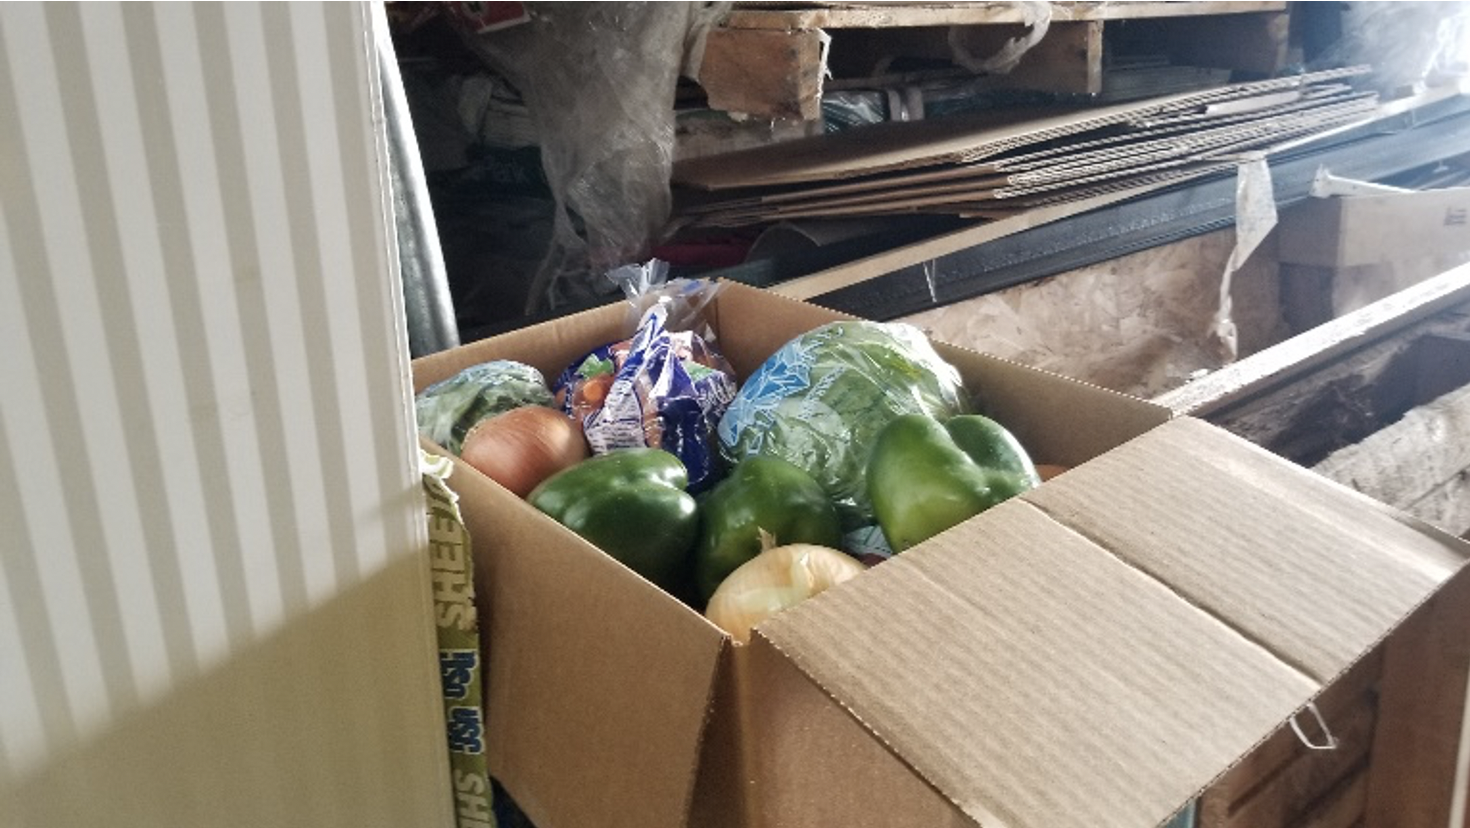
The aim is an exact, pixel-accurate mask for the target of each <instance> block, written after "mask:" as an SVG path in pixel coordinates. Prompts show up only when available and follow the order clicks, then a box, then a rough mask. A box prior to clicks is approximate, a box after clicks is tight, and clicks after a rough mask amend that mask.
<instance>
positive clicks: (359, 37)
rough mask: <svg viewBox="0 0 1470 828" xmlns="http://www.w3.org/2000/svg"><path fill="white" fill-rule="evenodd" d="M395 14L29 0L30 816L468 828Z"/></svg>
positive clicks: (23, 731) (16, 409)
mask: <svg viewBox="0 0 1470 828" xmlns="http://www.w3.org/2000/svg"><path fill="white" fill-rule="evenodd" d="M375 14H376V15H380V12H374V10H373V7H371V6H368V5H364V4H358V3H331V4H326V3H292V4H254V3H231V4H200V5H192V4H175V3H160V4H156V5H155V4H147V3H132V4H113V3H99V4H71V3H48V4H26V3H6V4H3V5H0V825H12V824H13V825H36V826H43V825H44V826H61V825H83V824H109V825H221V824H240V825H290V824H311V825H354V826H358V825H373V824H382V825H409V824H413V825H431V824H434V820H442V819H443V818H444V815H445V813H447V811H446V810H445V809H446V808H447V803H448V794H447V790H448V783H447V777H446V776H445V774H446V773H447V772H446V771H444V770H443V769H442V767H441V764H442V762H443V756H442V754H443V744H444V742H443V732H442V729H441V730H438V731H437V732H436V731H435V728H436V727H440V728H442V724H440V723H439V722H438V718H437V717H438V715H439V713H438V702H437V701H435V699H434V697H433V691H434V687H435V685H434V679H435V674H434V671H433V662H432V657H431V650H432V643H431V640H430V639H429V636H431V635H432V630H431V628H430V626H429V619H428V614H427V611H426V610H425V604H424V601H425V600H426V595H427V593H426V590H425V589H424V583H423V580H422V577H423V576H422V568H421V566H420V565H419V564H420V562H419V559H418V557H417V555H416V552H417V551H418V550H420V549H421V548H422V546H423V544H424V543H425V540H424V536H423V535H424V529H423V519H422V512H421V511H420V510H421V505H420V503H421V501H420V500H419V495H418V489H417V480H418V477H417V471H416V466H415V465H414V458H415V456H416V455H415V450H416V449H415V444H414V442H413V429H412V423H411V410H410V408H409V404H408V393H409V392H408V387H409V385H408V379H407V377H408V365H407V345H406V341H405V339H404V337H403V333H402V331H403V324H402V306H401V303H400V295H399V290H398V287H397V282H396V279H397V276H396V266H395V262H394V260H393V253H392V248H391V233H390V230H391V225H390V224H389V221H390V218H389V215H388V212H387V210H388V208H387V206H386V205H387V200H386V199H385V194H384V188H385V183H384V182H385V181H386V176H385V170H384V169H382V166H381V164H382V160H383V154H382V147H381V142H380V140H379V138H378V133H379V130H378V129H376V128H375V121H374V119H375V117H379V116H378V115H377V114H376V113H377V112H378V110H377V109H376V108H375V101H377V100H378V98H377V96H376V88H375V87H376V74H375V72H374V71H373V70H372V67H373V66H374V63H373V59H374V54H375V53H374V51H373V38H372V24H373V21H374V19H375ZM68 791H70V792H71V793H70V794H68V793H66V792H68ZM94 819H95V820H96V821H95V822H93V821H92V820H94ZM441 824H443V823H441Z"/></svg>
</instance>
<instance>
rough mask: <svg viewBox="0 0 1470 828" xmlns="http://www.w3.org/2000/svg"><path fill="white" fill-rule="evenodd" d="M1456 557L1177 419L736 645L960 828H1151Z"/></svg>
mask: <svg viewBox="0 0 1470 828" xmlns="http://www.w3.org/2000/svg"><path fill="white" fill-rule="evenodd" d="M1461 546H1462V545H1461V544H1460V543H1459V542H1458V541H1455V540H1454V539H1452V538H1449V537H1448V536H1446V535H1443V534H1442V533H1439V532H1437V531H1436V530H1433V529H1432V528H1430V527H1428V526H1427V525H1424V524H1419V523H1417V522H1415V521H1413V520H1412V519H1406V518H1403V517H1402V516H1400V515H1398V514H1397V513H1394V512H1393V511H1392V510H1389V509H1387V507H1383V506H1381V505H1378V504H1374V503H1373V502H1372V501H1368V500H1367V499H1366V498H1362V497H1361V496H1359V495H1357V494H1355V493H1352V492H1350V491H1348V490H1345V489H1342V488H1340V487H1337V486H1335V485H1334V484H1330V483H1327V482H1326V481H1323V480H1321V479H1319V478H1315V477H1314V476H1312V475H1311V474H1310V473H1309V472H1307V471H1305V470H1302V469H1300V468H1298V467H1295V466H1291V465H1290V464H1288V463H1286V462H1285V461H1282V460H1279V459H1277V458H1275V457H1273V456H1271V455H1269V454H1267V453H1265V452H1264V451H1262V450H1260V449H1258V448H1255V447H1253V446H1250V445H1248V444H1245V443H1244V442H1243V441H1240V440H1238V439H1237V438H1234V437H1231V436H1230V435H1228V434H1226V433H1224V432H1222V431H1219V430H1218V429H1214V428H1212V427H1210V426H1207V425H1205V424H1203V423H1199V422H1196V421H1190V420H1180V421H1175V422H1172V423H1169V424H1166V425H1164V426H1162V427H1160V428H1158V429H1155V430H1153V431H1151V432H1149V433H1148V434H1145V435H1144V436H1142V437H1140V438H1138V439H1136V440H1134V441H1131V442H1130V443H1128V444H1126V445H1125V446H1123V447H1121V448H1120V449H1118V450H1117V451H1115V452H1111V453H1109V454H1107V455H1104V456H1103V457H1102V458H1099V459H1098V460H1097V461H1095V462H1093V463H1089V464H1086V465H1084V466H1082V467H1080V468H1077V469H1074V470H1072V471H1071V472H1069V473H1068V474H1067V475H1064V476H1062V477H1061V478H1058V479H1057V480H1055V481H1052V483H1050V484H1048V485H1047V486H1045V487H1043V488H1042V489H1039V490H1036V491H1035V492H1032V493H1030V494H1028V495H1026V496H1023V497H1022V498H1019V499H1017V500H1014V501H1010V502H1008V503H1006V504H1003V505H1002V506H1000V507H997V508H996V509H994V510H992V511H991V512H989V513H987V514H986V515H983V516H982V517H981V518H979V519H977V520H975V521H971V522H969V523H966V524H962V525H961V526H960V527H957V528H956V529H953V530H950V531H949V532H946V533H943V534H941V535H939V536H937V537H936V538H933V539H931V540H930V541H929V542H927V543H925V544H922V545H920V546H918V547H915V548H914V549H912V550H910V551H908V552H906V553H904V555H902V556H900V557H898V558H896V559H894V560H893V561H890V562H888V563H885V564H884V565H883V566H881V567H879V568H877V569H875V570H874V571H873V572H871V573H869V576H868V577H866V578H863V579H859V580H857V581H854V582H852V583H851V584H847V585H844V586H843V588H842V589H839V590H833V591H831V592H828V593H824V594H823V595H820V596H818V597H816V598H814V599H811V600H809V601H807V602H806V603H804V604H803V605H802V606H800V607H798V608H796V609H794V610H792V611H790V612H788V613H785V614H783V615H781V616H778V617H776V618H774V619H772V620H770V621H768V622H766V623H765V624H763V625H762V626H760V627H759V628H757V634H758V636H759V637H760V638H761V639H762V640H763V641H764V642H768V643H769V644H770V645H771V646H773V647H774V648H776V650H778V651H779V652H780V653H782V654H784V656H785V657H786V658H788V659H790V661H791V662H792V663H793V664H794V665H796V666H797V667H798V668H799V669H801V670H802V671H804V672H805V673H806V674H807V675H808V676H809V677H810V678H811V680H812V681H813V682H814V683H815V684H816V685H817V686H819V687H821V688H823V689H824V690H825V691H826V692H827V693H829V694H830V696H831V697H832V698H833V699H834V700H835V701H836V702H837V703H838V704H840V705H842V706H843V707H845V708H846V709H847V710H848V711H849V712H850V714H851V715H852V716H853V717H854V718H855V719H856V720H858V721H859V722H861V723H863V724H864V725H865V726H866V727H867V728H868V729H869V730H871V731H872V733H873V734H874V735H875V736H876V738H878V739H879V740H881V741H883V742H884V743H886V744H887V745H888V746H889V748H890V750H892V752H893V753H894V755H895V756H896V757H898V758H899V759H900V760H901V761H903V762H905V763H907V764H908V765H910V766H911V767H912V768H913V769H914V770H915V771H916V772H917V773H918V774H919V775H921V776H922V777H923V778H925V779H927V780H928V781H929V782H930V783H931V784H932V785H933V786H934V787H935V789H936V790H937V791H939V792H940V793H941V794H943V795H944V796H946V797H947V798H949V799H950V800H951V801H952V802H953V803H954V804H955V806H956V808H957V809H958V810H960V811H961V812H963V813H964V814H966V815H967V816H968V817H969V818H970V819H971V820H973V821H974V822H975V823H977V824H979V825H983V826H992V825H998V826H1005V827H1006V828H1043V826H1045V827H1046V828H1069V827H1070V826H1075V827H1076V828H1097V826H1150V825H1158V824H1161V823H1162V822H1163V821H1164V820H1165V819H1167V818H1168V817H1170V816H1171V815H1172V813H1173V812H1174V810H1175V809H1177V808H1178V806H1179V805H1180V804H1181V803H1183V802H1185V801H1186V800H1188V799H1189V798H1190V797H1192V796H1193V795H1195V794H1196V793H1197V792H1198V791H1199V790H1200V789H1202V788H1203V787H1204V786H1205V785H1207V784H1208V783H1209V782H1210V781H1211V780H1212V779H1214V778H1215V777H1216V775H1218V773H1219V772H1220V771H1221V770H1222V769H1223V768H1225V767H1227V766H1228V765H1229V764H1230V763H1231V762H1233V761H1234V759H1235V758H1236V757H1238V756H1240V755H1243V754H1244V753H1246V752H1247V751H1248V750H1249V749H1250V748H1251V747H1252V746H1253V745H1254V744H1255V743H1256V742H1257V741H1258V740H1259V739H1260V738H1261V737H1262V736H1263V734H1266V733H1270V732H1272V731H1274V730H1276V729H1277V728H1278V727H1279V726H1281V725H1282V724H1283V723H1284V722H1286V721H1287V720H1288V719H1289V718H1290V717H1291V716H1292V715H1293V714H1294V713H1296V712H1297V711H1298V710H1299V709H1300V708H1301V707H1302V706H1303V705H1304V704H1305V703H1306V702H1308V701H1309V700H1310V699H1312V698H1313V697H1314V696H1315V694H1316V693H1318V692H1319V691H1320V690H1321V688H1322V687H1323V685H1324V684H1325V683H1327V682H1328V681H1330V680H1332V679H1334V678H1335V677H1337V676H1338V675H1340V674H1342V673H1343V672H1344V671H1346V670H1347V669H1348V668H1349V667H1350V666H1351V665H1352V663H1353V662H1354V661H1355V660H1356V659H1357V658H1359V657H1361V655H1362V654H1363V653H1365V652H1366V651H1367V650H1368V649H1370V648H1371V647H1372V646H1373V645H1374V644H1375V643H1376V642H1377V641H1379V640H1380V639H1381V638H1382V636H1384V635H1385V634H1386V633H1387V632H1388V631H1389V630H1390V629H1392V628H1393V627H1394V626H1396V625H1397V624H1398V623H1399V622H1400V621H1401V620H1402V619H1403V618H1404V617H1405V616H1406V615H1407V614H1408V613H1409V612H1410V611H1411V610H1413V609H1414V608H1415V607H1416V606H1418V605H1419V604H1420V602H1422V601H1423V600H1424V599H1425V598H1427V597H1428V596H1429V595H1430V594H1431V593H1432V592H1433V591H1434V590H1435V589H1437V588H1438V587H1439V586H1440V585H1441V584H1442V583H1443V582H1444V581H1445V580H1447V579H1448V578H1449V576H1450V575H1451V574H1453V573H1454V572H1456V571H1457V570H1458V569H1459V568H1460V567H1461V566H1462V564H1463V562H1464V559H1463V557H1462V556H1463V551H1462V549H1461V548H1460V547H1461ZM880 602H881V605H882V606H884V607H885V611H884V612H883V613H875V612H873V611H872V608H873V607H874V606H877V605H880ZM893 618H904V619H905V620H906V623H903V624H895V623H892V619H893ZM1205 654H1207V655H1205Z"/></svg>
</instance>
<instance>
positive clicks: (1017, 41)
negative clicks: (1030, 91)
mask: <svg viewBox="0 0 1470 828" xmlns="http://www.w3.org/2000/svg"><path fill="white" fill-rule="evenodd" d="M1007 5H1010V6H1013V7H1015V8H1016V9H1017V10H1019V11H1020V13H1021V18H1022V20H1023V21H1024V22H1025V25H1026V26H1027V27H1029V28H1028V29H1027V31H1026V33H1025V34H1024V35H1022V36H1021V37H1014V38H1011V39H1010V40H1007V41H1006V42H1005V45H1003V46H1001V48H1000V50H999V51H997V52H995V53H994V54H991V55H977V54H974V53H973V52H972V51H971V50H970V45H969V44H968V43H967V42H966V35H968V34H969V33H971V32H973V31H975V27H973V26H952V27H950V29H949V33H948V41H949V49H950V53H951V55H952V57H953V58H954V62H955V63H956V64H958V65H960V66H963V67H965V68H966V69H968V70H970V71H971V72H974V73H976V74H981V75H1006V74H1010V71H1011V70H1012V69H1014V68H1016V64H1018V63H1020V62H1021V58H1023V57H1025V56H1026V53H1027V52H1029V51H1031V47H1033V46H1035V45H1036V44H1038V43H1040V42H1041V39H1042V38H1043V37H1046V33H1047V30H1048V29H1050V28H1051V10H1052V4H1051V3H1044V2H1036V1H1035V0H1026V2H1017V3H1009V4H1007Z"/></svg>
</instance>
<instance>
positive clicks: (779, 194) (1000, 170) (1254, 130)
mask: <svg viewBox="0 0 1470 828" xmlns="http://www.w3.org/2000/svg"><path fill="white" fill-rule="evenodd" d="M1227 89H1231V90H1236V91H1235V92H1234V94H1235V95H1236V97H1231V98H1227V99H1226V100H1225V103H1228V104H1231V105H1232V106H1230V107H1225V108H1221V109H1220V110H1219V111H1218V112H1217V113H1214V114H1211V113H1209V112H1208V111H1207V110H1208V109H1209V106H1207V105H1204V104H1201V103H1200V102H1199V101H1195V100H1191V105H1190V106H1189V107H1187V108H1185V109H1183V110H1179V111H1176V110H1174V109H1170V108H1169V107H1171V106H1173V105H1172V104H1162V103H1161V104H1158V105H1159V106H1164V107H1165V110H1166V111H1165V113H1164V114H1165V116H1167V117H1166V118H1165V120H1163V121H1150V122H1148V123H1149V125H1148V126H1147V127H1144V128H1135V126H1134V123H1135V122H1130V121H1129V120H1128V118H1123V119H1121V120H1115V119H1114V117H1113V116H1114V115H1116V114H1117V113H1116V112H1105V111H1103V110H1084V111H1080V112H1076V113H1074V114H1073V115H1072V117H1073V118H1075V119H1076V120H1077V123H1078V124H1080V125H1082V126H1081V128H1079V129H1078V130H1075V131H1067V130H1060V127H1059V126H1058V124H1057V123H1054V122H1055V121H1056V120H1057V119H1056V118H1043V119H1040V120H1038V121H1035V122H1030V123H1029V125H1030V126H1033V127H1035V128H1036V134H1035V135H1032V136H1031V138H1030V139H1027V140H1021V139H1020V138H1019V137H1018V135H1019V133H1017V134H1013V135H1010V136H1009V137H1006V138H1003V139H1002V138H996V140H998V141H1000V142H1001V143H1004V144H1006V147H1004V148H1000V147H999V145H998V144H997V145H990V144H987V143H986V141H987V140H989V139H982V138H980V137H979V136H980V135H981V133H983V130H981V131H980V132H977V133H975V134H974V135H972V136H971V137H972V138H973V139H975V140H978V141H979V145H978V146H979V147H988V149H984V148H972V150H971V151H966V152H950V153H942V154H938V155H933V154H929V153H931V151H932V149H933V145H932V144H931V143H930V141H929V139H930V138H932V137H933V136H934V135H936V134H940V133H943V134H945V135H952V134H953V132H954V130H956V129H958V128H959V126H960V125H959V124H957V123H956V122H953V121H945V122H941V124H940V125H939V126H934V125H925V124H923V123H918V124H910V125H900V126H902V127H903V128H905V129H911V130H912V132H913V136H914V137H915V142H914V143H913V145H911V146H910V147H909V153H910V154H909V156H908V161H907V162H905V163H903V164H897V165H894V164H890V163H888V162H887V161H881V162H880V163H879V168H876V169H872V170H867V171H865V172H864V173H863V174H860V175H856V176H849V175H846V174H843V173H840V172H837V171H834V170H828V172H827V173H824V174H823V175H820V176H815V177H812V178H809V179H804V180H803V181H794V180H793V181H782V182H778V184H777V185H776V186H771V187H766V188H765V189H762V188H761V187H754V188H750V187H746V188H745V189H744V190H742V191H741V192H743V193H745V194H743V195H742V194H737V195H735V197H733V198H725V199H720V198H715V199H713V200H705V201H704V203H701V204H698V205H694V206H691V207H689V208H688V209H687V210H686V211H685V212H684V215H685V217H686V218H687V219H688V220H690V221H692V222H695V223H698V224H704V225H709V226H740V225H744V224H752V223H760V222H767V221H774V220H781V219H793V218H814V217H835V216H864V215H881V214H885V213H899V212H914V211H924V212H948V213H967V212H973V211H974V210H975V207H974V204H975V203H976V202H983V201H993V200H1000V199H1007V198H1015V197H1018V196H1024V195H1033V194H1037V193H1041V192H1046V191H1071V190H1076V189H1077V188H1079V187H1081V186H1083V185H1089V184H1096V183H1098V182H1100V181H1106V180H1109V179H1124V180H1126V179H1130V178H1133V177H1139V178H1140V180H1139V182H1138V183H1140V184H1146V183H1152V182H1153V181H1156V180H1157V179H1156V178H1151V177H1150V178H1143V176H1151V175H1152V174H1155V173H1157V172H1158V171H1159V170H1161V169H1165V168H1168V167H1174V166H1180V165H1185V164H1192V163H1197V162H1202V161H1206V160H1210V159H1215V158H1220V157H1224V156H1227V155H1230V154H1232V153H1239V152H1243V151H1247V150H1251V149H1257V148H1260V147H1262V146H1265V145H1270V144H1279V143H1281V142H1283V141H1286V140H1289V139H1294V138H1297V137H1299V136H1301V135H1306V134H1310V133H1313V132H1319V131H1322V130H1326V129H1331V128H1334V127H1336V126H1338V125H1340V124H1343V123H1348V122H1352V121H1357V120H1361V119H1363V118H1365V117H1368V116H1369V115H1370V114H1371V113H1372V111H1373V109H1374V108H1375V106H1376V98H1375V96H1374V95H1373V94H1372V93H1353V92H1352V91H1351V90H1350V89H1346V88H1344V87H1342V86H1341V85H1339V84H1327V85H1326V86H1325V87H1323V88H1319V87H1316V86H1296V87H1292V88H1289V89H1286V90H1285V91H1279V90H1278V91H1267V92H1264V93H1258V94H1247V93H1242V92H1239V91H1238V90H1237V89H1236V88H1235V87H1229V88H1227ZM1214 91H1215V92H1217V93H1219V92H1221V90H1214ZM1241 95H1244V97H1241ZM1099 119H1101V120H1099ZM1169 119H1173V120H1169ZM1137 122H1138V123H1141V122H1142V120H1141V119H1140V120H1139V121H1137ZM1020 126H1026V124H1022V125H1020ZM1059 130H1060V131H1059ZM866 133H867V131H866V130H863V131H859V132H857V133H850V134H852V135H858V136H859V137H861V135H862V134H866ZM846 134H848V133H844V134H839V135H838V136H835V137H834V138H833V143H832V145H831V146H829V147H828V153H827V154H826V155H824V156H821V157H816V156H813V157H812V158H810V159H809V160H810V161H811V162H812V164H813V165H820V164H833V163H838V164H839V165H840V162H841V161H842V159H843V158H848V157H849V156H850V160H853V161H854V162H856V163H865V162H864V161H862V159H869V158H877V157H888V156H890V155H892V156H893V157H895V158H896V157H898V155H899V154H901V153H899V150H898V147H899V144H901V142H899V143H892V142H893V141H894V139H895V138H896V137H897V136H898V135H899V134H900V132H899V131H898V130H897V129H889V130H887V131H884V132H881V133H873V134H871V135H869V138H870V139H872V140H870V141H869V142H867V143H861V142H860V143H857V144H855V145H854V146H851V147H849V146H848V143H843V142H844V141H848V142H849V143H850V141H849V139H845V138H843V135H846ZM991 137H992V138H995V136H991ZM815 147H817V145H816V144H812V145H810V146H808V147H807V149H813V148H815ZM782 149H783V152H784V154H781V155H780V161H781V162H782V163H784V162H786V161H788V160H789V159H790V158H792V157H798V156H801V157H805V156H804V155H803V153H804V151H803V150H802V149H801V148H799V147H798V148H795V149H792V147H791V145H783V147H782ZM787 150H791V151H790V152H787ZM992 150H994V151H992ZM997 153H999V154H997ZM721 160H722V161H723V162H724V163H723V164H721V165H720V167H719V168H720V173H719V174H721V175H725V174H728V173H729V172H730V171H731V170H732V169H733V170H738V169H739V168H740V167H741V165H742V163H743V162H742V156H740V155H739V154H736V155H731V156H724V157H722V159H721ZM746 160H748V158H747V159H746ZM815 169H816V166H808V167H807V168H806V169H805V170H804V171H803V173H802V175H804V176H805V175H808V174H809V173H811V172H812V171H813V170H815Z"/></svg>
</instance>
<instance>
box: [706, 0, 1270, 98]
mask: <svg viewBox="0 0 1470 828" xmlns="http://www.w3.org/2000/svg"><path fill="white" fill-rule="evenodd" d="M1033 8H1034V7H1033V6H1032V5H1031V4H1023V3H987V2H980V3H881V4H873V3H842V4H837V3H831V4H782V3H737V4H735V8H734V9H733V10H732V11H731V12H730V13H729V14H728V16H727V17H726V18H725V19H724V21H723V22H722V24H721V25H720V26H719V27H716V28H715V29H713V30H711V31H710V33H709V37H708V40H707V44H706V49H705V54H704V61H703V64H702V66H701V69H700V77H699V81H700V85H701V86H703V87H704V89H705V92H706V93H707V94H708V96H709V103H710V106H711V107H712V108H714V109H718V110H724V111H728V112H739V113H744V114H747V115H752V116H756V117H760V118H801V119H807V120H812V119H816V118H818V117H819V116H820V108H821V97H822V91H823V88H824V84H826V85H827V86H828V87H829V88H830V87H832V86H834V85H842V84H843V83H844V82H848V83H863V84H867V85H869V87H870V88H871V87H872V86H879V87H882V86H888V85H894V84H902V83H909V82H914V81H917V80H923V79H931V78H935V77H950V78H953V77H957V76H965V75H972V74H973V73H971V72H968V71H967V70H964V69H963V68H959V67H957V66H955V65H954V63H953V62H952V59H953V56H954V54H955V49H956V46H958V47H959V48H960V49H962V50H963V51H964V52H965V53H968V54H970V55H973V56H975V57H976V58H984V57H987V56H990V55H993V54H995V53H996V52H998V51H999V50H1000V49H1001V48H1002V47H1003V46H1004V45H1005V44H1006V43H1007V42H1008V41H1011V40H1014V39H1018V38H1024V37H1025V36H1026V35H1027V33H1028V31H1029V30H1030V24H1031V23H1033V22H1034V21H1033V20H1032V19H1031V17H1030V16H1029V15H1030V14H1032V13H1033ZM1050 12H1051V17H1050V24H1049V29H1048V30H1047V32H1046V33H1045V36H1044V37H1042V38H1041V40H1040V41H1039V42H1037V43H1036V44H1035V45H1034V46H1033V47H1032V48H1031V49H1030V50H1029V51H1028V52H1026V54H1025V55H1024V56H1023V57H1022V58H1021V60H1020V62H1019V63H1018V64H1016V65H1015V67H1014V68H1013V69H1011V70H1009V71H1008V72H1006V73H1004V74H997V75H996V86H998V87H1008V88H1024V89H1032V90H1039V91H1045V92H1056V93H1065V94H1081V95H1094V96H1096V95H1100V94H1102V93H1103V92H1104V91H1105V80H1106V75H1107V72H1108V70H1109V67H1108V65H1107V64H1106V63H1105V53H1107V52H1108V51H1110V50H1109V49H1106V48H1105V47H1106V46H1109V45H1110V44H1113V43H1116V44H1118V45H1120V46H1121V45H1122V44H1124V43H1133V44H1136V43H1138V42H1147V43H1149V44H1151V51H1152V52H1153V53H1155V54H1157V55H1159V56H1161V57H1163V58H1165V59H1167V61H1168V62H1170V63H1171V64H1176V65H1179V66H1184V67H1195V68H1201V67H1213V68H1219V69H1228V70H1240V71H1242V72H1247V73H1251V74H1254V75H1270V74H1273V73H1275V72H1277V71H1279V70H1280V69H1282V68H1283V67H1284V66H1285V65H1286V62H1287V34H1288V24H1289V15H1288V12H1287V4H1286V3H1284V2H1133V3H1107V2H1072V3H1064V2H1062V3H1051V4H1050ZM885 57H887V58H893V57H906V58H911V59H918V60H929V61H933V62H936V63H941V64H942V63H944V62H946V61H950V66H949V68H948V69H936V70H931V71H913V72H903V73H892V74H887V73H885V72H884V71H883V70H882V69H881V67H879V66H877V65H876V64H878V63H882V62H884V58H885ZM829 72H830V74H831V75H832V79H831V80H828V79H827V77H828V74H829Z"/></svg>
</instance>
